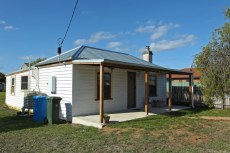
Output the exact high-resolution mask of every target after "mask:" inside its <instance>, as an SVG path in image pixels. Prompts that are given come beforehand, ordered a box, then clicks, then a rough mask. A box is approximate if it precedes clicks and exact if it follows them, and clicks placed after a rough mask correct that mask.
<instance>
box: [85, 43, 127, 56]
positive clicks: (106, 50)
mask: <svg viewBox="0 0 230 153" xmlns="http://www.w3.org/2000/svg"><path fill="white" fill-rule="evenodd" d="M82 47H85V48H92V49H97V50H100V51H105V52H112V53H117V54H125V55H129V54H127V53H123V52H118V51H113V50H108V49H102V48H97V47H92V46H86V45H82Z"/></svg>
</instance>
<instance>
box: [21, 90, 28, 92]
mask: <svg viewBox="0 0 230 153" xmlns="http://www.w3.org/2000/svg"><path fill="white" fill-rule="evenodd" d="M21 91H22V92H26V91H29V90H28V89H21Z"/></svg>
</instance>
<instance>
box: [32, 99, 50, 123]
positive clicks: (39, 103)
mask: <svg viewBox="0 0 230 153" xmlns="http://www.w3.org/2000/svg"><path fill="white" fill-rule="evenodd" d="M33 100H34V110H33V112H34V114H33V120H34V121H35V122H46V120H47V119H46V114H47V113H46V112H47V102H46V96H34V97H33Z"/></svg>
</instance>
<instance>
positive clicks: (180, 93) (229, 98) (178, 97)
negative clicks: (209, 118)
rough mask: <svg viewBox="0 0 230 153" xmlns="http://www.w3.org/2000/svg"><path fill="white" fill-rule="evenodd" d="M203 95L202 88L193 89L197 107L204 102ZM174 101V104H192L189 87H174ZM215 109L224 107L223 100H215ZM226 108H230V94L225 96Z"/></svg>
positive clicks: (195, 87)
mask: <svg viewBox="0 0 230 153" xmlns="http://www.w3.org/2000/svg"><path fill="white" fill-rule="evenodd" d="M203 99H204V97H203V94H202V92H201V88H200V87H197V86H194V88H193V100H194V103H195V104H196V105H199V104H201V103H202V102H203ZM172 101H173V103H174V104H180V103H187V104H188V103H191V101H190V96H189V87H183V86H172ZM214 106H215V108H221V107H222V100H221V99H218V98H215V99H214ZM224 107H225V108H230V94H229V95H226V96H225V104H224Z"/></svg>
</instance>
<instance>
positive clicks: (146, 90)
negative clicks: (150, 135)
mask: <svg viewBox="0 0 230 153" xmlns="http://www.w3.org/2000/svg"><path fill="white" fill-rule="evenodd" d="M148 103H149V72H148V71H145V112H146V115H148V114H149V108H148Z"/></svg>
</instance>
